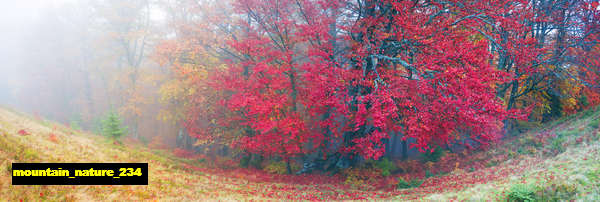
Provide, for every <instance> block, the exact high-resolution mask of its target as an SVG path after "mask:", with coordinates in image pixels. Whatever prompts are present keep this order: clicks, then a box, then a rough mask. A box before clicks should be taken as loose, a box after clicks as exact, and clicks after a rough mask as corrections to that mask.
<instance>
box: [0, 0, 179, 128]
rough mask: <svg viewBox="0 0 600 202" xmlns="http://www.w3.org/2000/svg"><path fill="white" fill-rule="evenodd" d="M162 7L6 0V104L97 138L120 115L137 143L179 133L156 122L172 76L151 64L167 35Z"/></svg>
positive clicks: (93, 0)
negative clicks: (106, 119) (106, 120)
mask: <svg viewBox="0 0 600 202" xmlns="http://www.w3.org/2000/svg"><path fill="white" fill-rule="evenodd" d="M161 2H162V1H148V0H140V1H118V0H106V1H103V0H83V1H72V0H53V1H50V0H26V1H3V2H2V7H0V27H1V28H0V29H2V31H1V32H0V44H1V46H0V61H1V64H0V72H1V74H0V105H2V106H7V107H10V108H14V109H17V110H19V111H24V112H27V113H31V114H33V115H35V116H41V117H44V118H48V119H51V120H54V121H58V122H61V123H64V124H71V125H74V126H75V127H81V129H85V130H89V131H95V132H99V120H100V119H102V117H103V116H104V115H105V114H106V113H107V112H108V111H117V112H119V113H120V114H122V115H123V117H122V119H123V120H124V122H125V123H126V124H127V125H128V126H129V129H128V130H129V132H130V134H132V135H135V136H136V137H137V136H138V134H141V133H144V134H145V135H146V136H147V138H151V137H153V136H156V135H158V134H173V133H175V132H174V131H175V129H173V128H174V126H173V124H171V125H169V124H159V123H158V121H159V120H158V118H157V117H158V116H159V114H160V113H161V112H160V110H162V108H159V107H156V106H157V105H160V104H161V103H160V97H161V96H160V94H159V93H158V92H159V88H160V86H161V84H162V83H163V82H165V81H166V80H167V77H166V75H167V74H168V71H167V68H164V67H160V66H159V65H157V64H156V63H155V62H153V60H152V58H151V56H152V53H153V46H154V45H155V44H156V43H157V42H158V41H159V40H160V39H161V38H163V36H165V35H168V33H169V29H168V26H167V23H166V20H165V19H166V14H165V12H163V7H161V5H163V4H161ZM140 125H141V127H140ZM138 128H142V129H138ZM138 130H142V131H138Z"/></svg>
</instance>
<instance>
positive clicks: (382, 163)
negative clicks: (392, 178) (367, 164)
mask: <svg viewBox="0 0 600 202" xmlns="http://www.w3.org/2000/svg"><path fill="white" fill-rule="evenodd" d="M375 167H376V168H378V169H380V170H381V175H382V176H383V177H387V176H389V175H391V174H392V172H393V171H395V170H396V165H394V163H393V162H392V161H390V160H388V159H387V158H382V159H381V160H379V161H376V162H375Z"/></svg>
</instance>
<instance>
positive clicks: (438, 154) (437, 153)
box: [423, 146, 444, 162]
mask: <svg viewBox="0 0 600 202" xmlns="http://www.w3.org/2000/svg"><path fill="white" fill-rule="evenodd" d="M442 156H444V151H443V149H442V147H440V146H438V147H436V148H435V149H434V150H433V152H429V151H426V152H425V153H423V159H424V160H425V161H426V162H427V161H429V162H437V161H439V160H440V158H442Z"/></svg>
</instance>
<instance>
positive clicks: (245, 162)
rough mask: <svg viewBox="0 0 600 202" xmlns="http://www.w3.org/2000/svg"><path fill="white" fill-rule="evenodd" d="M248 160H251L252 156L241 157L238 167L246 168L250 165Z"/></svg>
mask: <svg viewBox="0 0 600 202" xmlns="http://www.w3.org/2000/svg"><path fill="white" fill-rule="evenodd" d="M250 158H252V155H246V156H244V157H242V158H241V159H240V167H242V168H247V167H248V165H249V164H250Z"/></svg>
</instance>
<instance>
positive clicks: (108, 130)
mask: <svg viewBox="0 0 600 202" xmlns="http://www.w3.org/2000/svg"><path fill="white" fill-rule="evenodd" d="M122 125H123V123H122V121H121V119H120V118H119V115H118V114H117V113H115V112H114V111H110V112H109V113H108V114H107V116H106V119H104V120H103V121H102V132H103V133H104V135H106V136H108V137H110V138H113V139H119V138H120V137H121V136H123V134H125V130H126V128H125V127H123V126H122Z"/></svg>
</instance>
